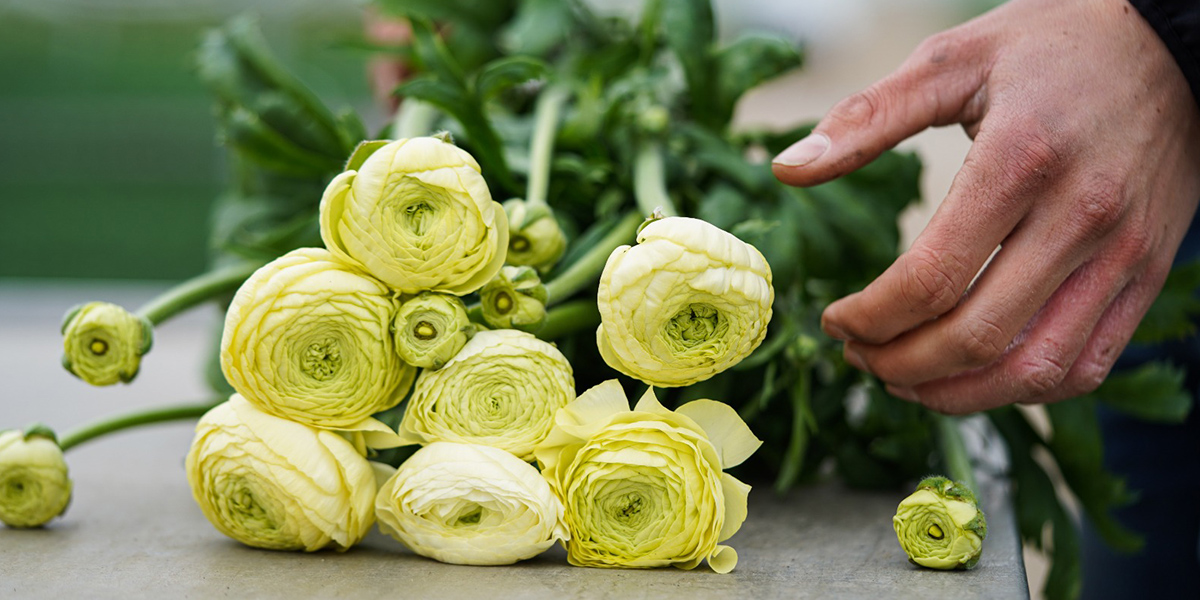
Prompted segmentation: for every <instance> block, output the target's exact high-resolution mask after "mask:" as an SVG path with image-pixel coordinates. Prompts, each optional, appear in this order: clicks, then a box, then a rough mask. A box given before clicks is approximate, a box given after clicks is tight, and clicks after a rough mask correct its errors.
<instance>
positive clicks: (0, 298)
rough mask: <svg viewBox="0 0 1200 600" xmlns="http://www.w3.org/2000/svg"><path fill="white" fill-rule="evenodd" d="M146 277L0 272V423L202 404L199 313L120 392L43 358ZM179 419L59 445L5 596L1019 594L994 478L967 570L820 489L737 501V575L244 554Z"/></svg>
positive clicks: (58, 421) (5, 536)
mask: <svg viewBox="0 0 1200 600" xmlns="http://www.w3.org/2000/svg"><path fill="white" fill-rule="evenodd" d="M158 289H161V288H159V287H156V286H152V285H137V284H130V285H113V284H105V285H104V286H97V285H80V284H50V283H44V282H16V281H12V280H0V382H3V387H0V428H5V427H19V426H23V425H25V424H27V423H29V422H31V421H35V420H40V421H44V422H46V423H48V424H49V425H51V426H52V427H54V428H55V429H56V430H57V431H58V432H59V433H60V434H61V433H63V432H65V431H68V430H70V429H71V428H73V427H75V426H77V425H80V424H82V423H85V422H88V421H91V420H93V419H95V418H97V417H101V416H104V415H109V414H113V413H116V412H124V411H128V410H133V409H136V408H141V407H150V406H156V405H161V404H167V403H178V402H186V401H193V400H199V399H203V398H206V397H207V396H208V394H207V393H206V390H205V386H204V383H203V380H202V377H201V375H200V372H199V371H200V370H199V365H200V364H201V361H202V358H203V356H204V354H205V352H206V351H207V349H208V343H209V339H210V336H211V335H212V333H211V329H212V326H213V324H214V323H215V322H216V321H217V319H218V318H219V315H217V314H216V311H215V309H209V308H207V307H205V308H203V309H201V310H198V311H196V312H195V313H194V314H189V315H187V316H185V317H183V318H180V319H178V320H176V321H173V322H171V323H168V324H166V325H165V326H163V327H160V328H159V329H158V331H157V332H156V342H155V347H154V350H153V351H152V352H151V353H150V354H149V355H148V356H147V357H146V359H145V360H144V362H143V367H142V373H141V375H140V376H139V378H138V380H137V381H136V382H134V383H133V384H132V385H129V386H114V387H110V388H92V387H89V386H87V385H86V384H83V383H82V382H80V381H78V380H76V379H74V378H73V377H71V376H70V375H68V374H67V373H66V372H65V371H63V370H62V368H61V367H60V366H59V355H60V354H61V351H62V346H61V341H60V337H59V334H58V325H59V319H60V318H61V316H62V314H63V312H65V310H66V309H67V308H68V307H69V306H71V305H73V304H76V303H79V302H83V301H87V300H108V301H115V302H118V303H120V304H122V305H124V306H127V307H130V308H133V307H136V306H138V305H139V304H140V303H141V302H142V301H143V300H145V299H147V298H149V297H150V296H151V295H152V294H153V293H154V292H155V291H157V290H158ZM191 433H192V426H191V424H189V423H177V424H168V425H159V426H153V427H149V428H143V429H139V430H134V431H129V432H124V433H120V434H117V435H113V436H109V437H106V438H103V439H100V440H97V441H94V442H90V443H87V444H84V445H81V446H78V447H76V448H75V449H73V450H72V451H71V452H70V453H69V454H68V456H67V458H68V462H69V464H70V469H71V477H72V479H73V480H74V482H75V493H74V498H73V501H72V505H71V507H70V508H69V510H68V511H67V513H66V515H65V517H63V518H60V519H57V520H55V521H53V522H52V523H51V524H50V526H48V527H46V528H44V529H36V530H15V529H8V528H4V527H0V597H3V598H54V597H57V598H209V597H234V598H289V599H295V598H309V597H315V598H355V599H368V598H547V599H555V600H560V599H563V598H603V597H620V598H629V599H634V598H662V597H667V598H670V597H679V598H722V599H728V598H870V599H877V598H889V599H890V598H897V599H902V598H920V599H922V600H928V599H930V598H956V599H960V600H963V599H969V598H1027V597H1028V596H1029V592H1028V588H1027V587H1026V578H1025V568H1024V564H1023V562H1022V559H1021V552H1020V543H1019V541H1018V539H1017V536H1016V531H1015V526H1014V522H1013V514H1012V511H1011V509H1010V508H1009V506H1008V503H1007V495H1006V491H1005V489H1004V487H1003V486H1002V485H1000V484H995V483H993V484H985V485H984V489H983V490H982V492H983V493H982V502H983V506H984V508H985V510H986V511H987V513H988V521H989V525H990V527H989V537H988V539H987V542H986V544H985V550H984V554H983V559H982V560H981V561H980V563H979V566H978V567H977V568H976V569H974V570H972V571H966V572H936V571H929V570H925V569H920V568H917V567H914V566H912V565H910V564H909V563H908V561H907V560H906V559H905V557H904V554H903V551H902V550H901V549H900V546H899V544H898V543H897V542H896V538H895V534H894V533H893V531H892V526H891V516H892V514H893V513H894V511H895V507H896V504H897V503H898V502H899V501H900V499H901V497H902V494H900V493H896V492H884V493H865V492H859V491H850V490H846V489H844V488H842V487H841V486H839V485H838V484H836V483H832V482H831V483H827V484H823V485H818V486H813V487H808V488H803V489H799V490H794V491H793V492H791V493H789V494H788V495H787V496H785V497H779V496H777V495H775V494H773V493H772V492H770V490H769V486H767V485H759V486H757V487H756V489H755V490H754V491H753V492H752V493H751V495H750V515H749V518H748V519H747V521H746V523H745V525H744V526H743V527H742V529H741V531H740V532H739V533H738V534H737V535H736V536H735V537H734V538H733V539H732V540H730V542H729V544H730V545H732V546H733V547H734V548H736V549H737V551H738V555H739V557H740V558H739V562H738V566H737V568H736V569H735V570H734V571H733V573H730V574H728V575H717V574H714V573H712V572H711V571H709V570H708V569H707V568H705V567H700V568H698V569H696V570H694V571H679V570H676V569H669V568H668V569H658V570H650V571H637V570H601V569H580V568H575V567H571V566H569V565H567V563H566V558H565V552H563V550H562V549H561V548H555V549H553V550H552V551H550V552H549V553H547V554H544V555H543V556H541V557H539V558H536V559H534V560H531V561H527V562H524V563H520V564H519V565H517V566H514V567H463V566H454V565H443V564H440V563H437V562H434V561H431V560H427V559H423V558H421V557H418V556H415V555H413V554H411V553H410V552H409V551H407V550H406V549H404V548H403V547H402V546H400V545H399V544H398V543H396V542H394V541H392V540H391V539H390V538H387V537H385V536H383V535H381V534H379V533H378V532H377V531H375V532H373V533H372V534H371V535H370V536H368V538H367V539H366V541H365V542H364V543H363V544H362V545H360V546H358V547H356V548H354V549H352V550H350V551H349V552H345V553H336V552H318V553H314V554H302V553H282V552H270V551H262V550H254V549H250V548H246V547H243V546H241V545H239V544H237V543H236V542H233V541H232V540H229V539H227V538H225V537H224V536H222V535H221V534H220V533H218V532H217V531H216V530H215V529H213V528H212V526H211V525H209V523H208V522H207V521H206V520H205V518H204V516H203V515H202V514H201V513H200V510H199V509H198V508H197V507H196V505H195V503H194V502H193V500H192V498H191V493H190V492H189V490H188V486H187V481H186V478H185V476H184V470H183V457H184V455H185V454H186V452H187V449H188V446H189V444H190V442H191Z"/></svg>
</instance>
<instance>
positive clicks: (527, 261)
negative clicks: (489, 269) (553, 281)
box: [504, 198, 567, 273]
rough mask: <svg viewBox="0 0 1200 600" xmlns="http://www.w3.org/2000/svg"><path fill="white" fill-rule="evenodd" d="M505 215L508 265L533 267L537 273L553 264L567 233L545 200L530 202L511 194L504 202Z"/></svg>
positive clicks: (565, 245)
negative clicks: (543, 202) (506, 221)
mask: <svg viewBox="0 0 1200 600" xmlns="http://www.w3.org/2000/svg"><path fill="white" fill-rule="evenodd" d="M504 212H505V214H507V215H508V228H509V237H508V258H506V259H505V262H507V263H508V264H510V265H524V266H529V267H533V268H534V269H537V270H538V271H539V272H541V273H546V272H547V271H549V270H550V269H552V268H554V265H555V263H557V262H558V259H560V258H562V256H563V253H565V252H566V251H567V237H566V236H565V235H563V232H562V228H561V227H559V226H558V221H557V220H556V219H555V218H554V212H553V211H552V210H551V209H550V207H549V206H546V205H545V204H537V205H532V206H531V205H530V204H528V203H527V202H525V201H524V200H521V199H519V198H513V199H512V200H509V201H507V202H505V203H504Z"/></svg>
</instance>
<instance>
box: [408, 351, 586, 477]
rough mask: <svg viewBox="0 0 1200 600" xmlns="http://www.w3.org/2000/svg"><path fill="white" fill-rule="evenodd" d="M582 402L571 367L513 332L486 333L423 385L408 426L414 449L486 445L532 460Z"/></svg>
mask: <svg viewBox="0 0 1200 600" xmlns="http://www.w3.org/2000/svg"><path fill="white" fill-rule="evenodd" d="M574 399H575V381H574V378H573V375H572V370H571V364H570V363H568V362H567V359H566V357H565V356H563V355H562V353H561V352H559V351H558V349H557V348H555V347H554V346H553V345H551V344H548V343H546V342H543V341H542V340H539V339H537V338H535V337H533V336H532V335H530V334H528V333H523V332H520V331H516V330H512V329H498V330H495V331H481V332H479V333H477V334H475V337H473V338H471V341H469V342H467V345H466V346H463V349H462V350H460V351H459V352H458V354H457V355H455V357H454V358H453V359H451V360H450V362H448V363H446V364H445V365H444V366H443V367H442V368H441V369H438V370H437V371H424V372H422V373H421V376H420V377H418V378H417V383H416V384H415V386H414V387H413V393H412V396H411V397H410V398H409V400H408V405H407V406H406V408H405V410H404V418H403V420H401V422H400V432H399V433H400V436H401V437H404V438H405V439H406V440H407V441H408V442H409V443H414V444H429V443H432V442H437V441H447V442H464V443H472V444H483V445H486V446H492V447H495V448H499V449H501V450H506V451H508V452H511V453H513V454H515V455H517V456H518V457H520V458H522V459H526V460H532V458H533V447H534V446H536V445H537V444H538V443H539V442H541V441H542V440H543V439H545V438H546V434H547V433H548V432H549V431H550V427H551V426H552V425H553V424H554V414H555V412H557V411H558V409H560V408H562V407H563V406H566V404H567V403H568V402H570V401H571V400H574Z"/></svg>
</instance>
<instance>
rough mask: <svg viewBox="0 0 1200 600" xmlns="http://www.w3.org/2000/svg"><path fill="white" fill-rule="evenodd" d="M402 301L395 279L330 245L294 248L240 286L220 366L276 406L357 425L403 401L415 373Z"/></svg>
mask: <svg viewBox="0 0 1200 600" xmlns="http://www.w3.org/2000/svg"><path fill="white" fill-rule="evenodd" d="M396 309H397V301H396V300H395V299H394V298H393V295H392V292H391V290H389V289H388V288H387V286H385V285H383V284H382V283H381V282H379V281H377V280H375V279H373V278H371V277H369V276H366V275H363V274H361V273H359V272H357V271H354V270H351V269H349V268H348V267H346V266H345V265H343V264H342V263H339V262H337V261H335V260H334V258H333V256H332V255H331V254H330V253H329V252H327V251H325V250H321V249H317V248H301V249H299V250H293V251H292V252H289V253H287V254H285V255H284V256H281V257H279V258H277V259H275V260H274V261H271V262H270V263H268V264H267V265H265V266H263V267H262V268H261V269H259V270H258V271H255V273H254V275H252V276H250V278H249V279H247V280H246V282H245V283H244V284H242V287H241V288H240V289H239V290H238V292H237V294H236V295H235V296H234V298H233V302H232V303H231V304H230V305H229V311H228V312H227V313H226V315H225V331H224V334H223V336H222V338H221V369H222V370H223V371H224V373H225V377H226V378H227V379H228V380H229V383H230V385H232V386H233V389H235V390H237V391H238V393H240V394H241V395H242V396H244V397H245V398H246V400H248V401H250V402H252V403H254V404H255V405H257V406H258V407H259V408H261V409H263V410H265V411H267V412H270V413H272V414H274V415H277V416H281V417H285V418H288V419H292V420H295V421H298V422H300V423H305V424H308V425H313V426H317V427H328V428H345V427H350V426H355V425H357V424H359V423H361V422H362V421H363V419H366V418H367V417H369V416H370V415H372V414H375V413H377V412H380V411H383V410H386V409H388V408H391V407H393V406H395V405H396V404H398V403H399V402H400V400H401V399H403V398H404V395H405V394H406V393H407V391H408V389H409V386H411V384H412V381H413V379H414V377H415V375H416V369H415V368H414V367H412V366H410V365H407V364H405V363H404V362H403V361H401V360H400V355H399V354H398V353H397V352H396V349H395V342H394V341H393V337H392V330H391V327H392V319H393V318H394V316H395V314H396Z"/></svg>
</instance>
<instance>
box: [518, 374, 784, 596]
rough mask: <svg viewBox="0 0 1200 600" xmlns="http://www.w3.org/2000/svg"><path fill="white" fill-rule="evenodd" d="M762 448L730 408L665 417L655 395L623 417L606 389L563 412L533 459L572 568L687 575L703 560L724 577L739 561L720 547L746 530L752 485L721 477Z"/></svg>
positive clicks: (698, 407)
mask: <svg viewBox="0 0 1200 600" xmlns="http://www.w3.org/2000/svg"><path fill="white" fill-rule="evenodd" d="M761 444H762V442H761V441H759V440H758V439H757V438H755V437H754V435H753V434H752V433H751V432H750V429H749V427H747V426H746V424H745V423H744V422H743V421H742V420H741V418H740V417H738V415H737V412H736V411H734V410H733V409H732V408H730V407H729V406H728V405H725V404H723V403H720V402H714V401H712V400H697V401H695V402H690V403H688V404H685V405H683V406H681V407H680V408H679V410H676V411H671V410H668V409H666V408H664V407H663V406H662V405H661V404H659V403H658V400H657V399H656V398H655V397H654V391H653V388H651V389H650V390H648V391H647V392H646V394H645V395H644V396H642V398H641V400H639V401H638V404H637V406H636V407H634V409H633V410H629V401H628V400H627V399H626V397H625V393H624V391H623V390H622V389H621V386H620V384H619V383H617V381H616V380H610V381H606V382H604V383H602V384H600V385H598V386H596V387H594V388H592V389H590V390H588V391H587V392H585V393H583V394H582V395H580V396H579V398H578V399H576V400H575V401H574V402H572V403H571V404H569V405H567V407H566V408H564V409H563V410H561V411H559V413H558V415H557V416H556V417H555V426H554V429H553V430H552V431H551V433H550V436H549V437H547V439H546V441H545V442H543V443H542V444H541V445H539V446H538V448H537V449H536V451H535V454H536V456H537V459H538V463H539V464H540V465H541V467H542V475H543V476H544V477H546V479H547V480H548V481H549V482H550V486H551V487H552V488H554V490H555V492H557V493H558V494H559V496H560V497H561V498H562V499H563V504H564V506H565V509H566V513H565V515H566V516H565V518H566V522H567V528H568V529H569V530H570V532H571V541H569V542H568V543H567V560H568V561H569V562H570V563H571V564H573V565H577V566H588V567H626V568H644V567H662V566H667V565H673V566H676V567H679V568H681V569H692V568H695V567H696V566H697V565H699V564H700V563H701V562H703V561H705V560H707V561H708V564H709V566H710V567H712V569H713V570H714V571H716V572H718V573H728V572H729V571H731V570H733V568H734V566H736V564H737V552H735V551H734V550H733V549H732V548H730V547H728V546H722V545H720V544H719V542H722V541H725V540H727V539H729V538H730V537H731V536H733V534H735V533H737V531H738V529H739V528H740V527H741V525H742V522H743V521H745V519H746V499H747V496H748V494H749V492H750V486H748V485H746V484H744V483H742V482H741V481H738V480H737V479H736V478H734V477H733V476H731V475H729V474H727V473H724V472H723V470H724V469H726V468H729V467H732V466H735V465H737V464H739V463H741V462H742V461H743V460H745V459H746V458H748V457H749V456H750V455H751V454H752V453H753V452H754V451H755V450H756V449H757V448H758V447H759V446H760V445H761Z"/></svg>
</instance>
